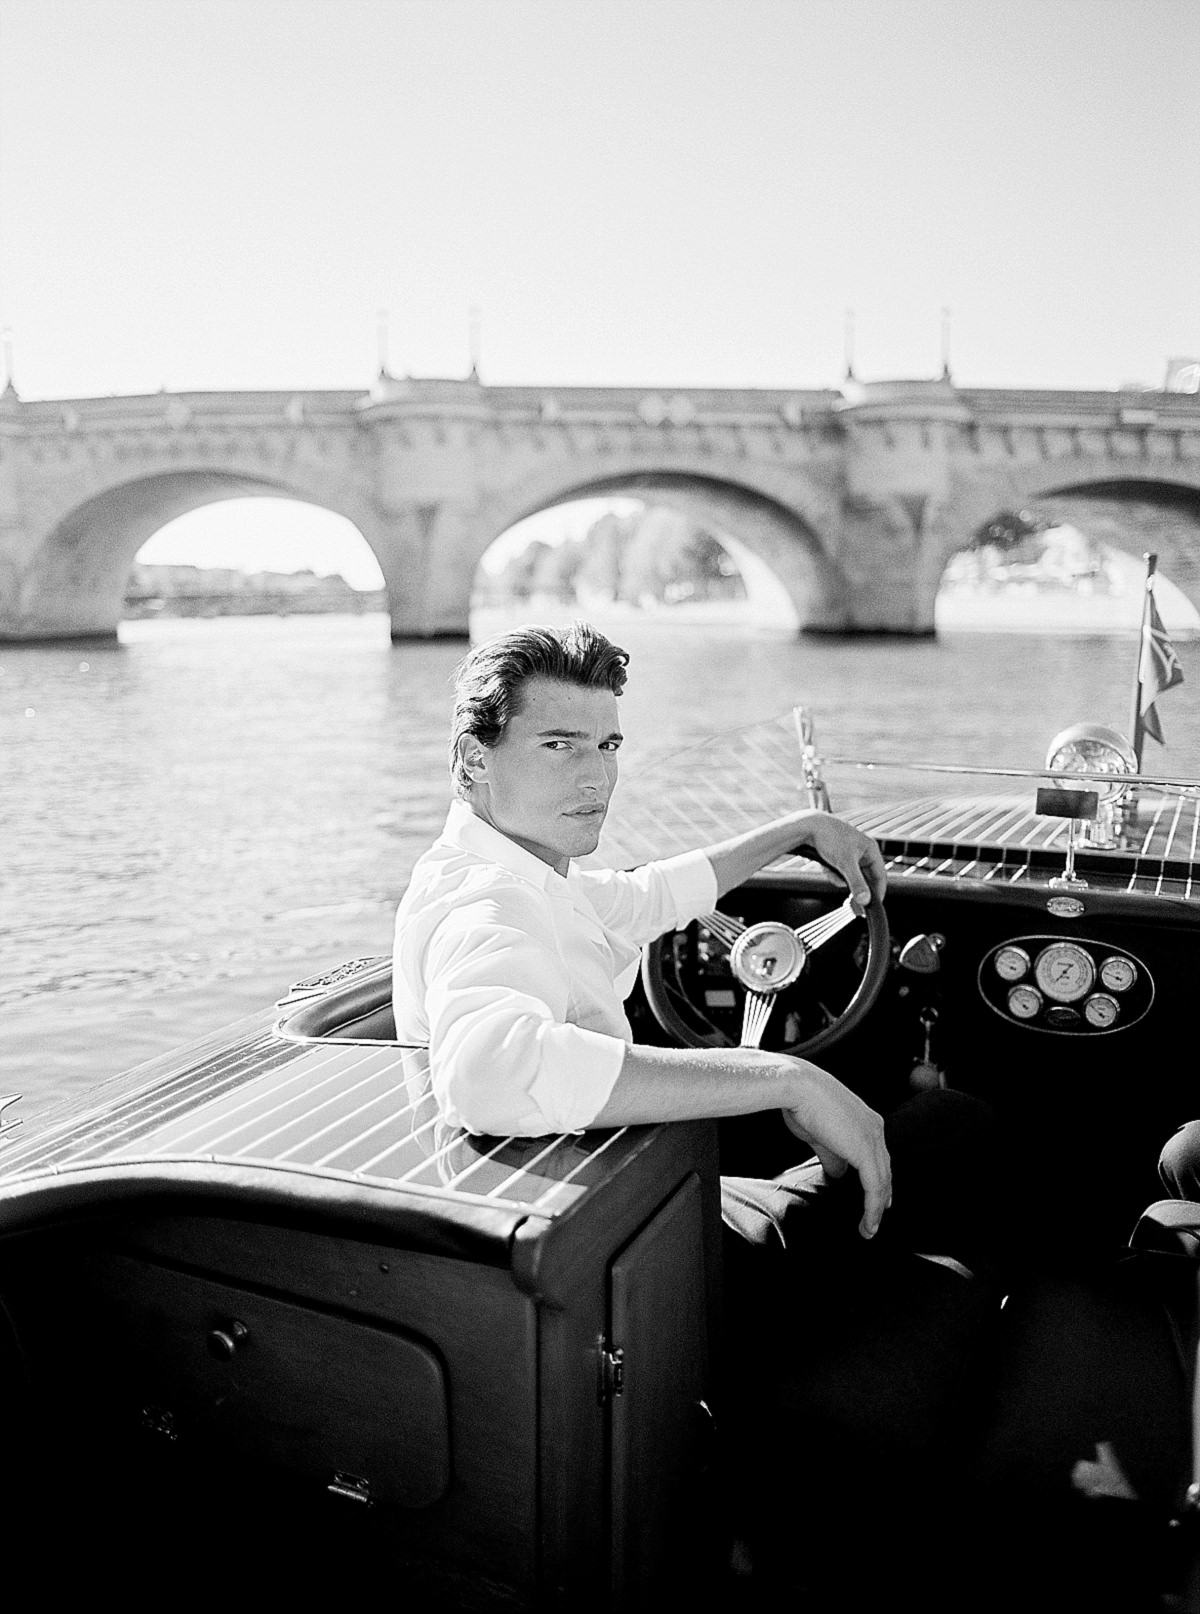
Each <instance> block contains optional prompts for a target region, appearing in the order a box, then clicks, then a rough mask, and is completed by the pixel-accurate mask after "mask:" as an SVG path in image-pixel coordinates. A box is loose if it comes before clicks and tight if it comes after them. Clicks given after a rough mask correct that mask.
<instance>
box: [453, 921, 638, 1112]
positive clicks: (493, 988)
mask: <svg viewBox="0 0 1200 1614" xmlns="http://www.w3.org/2000/svg"><path fill="white" fill-rule="evenodd" d="M505 896H506V897H507V899H508V900H507V901H500V900H498V899H497V898H496V897H495V896H492V897H489V898H487V899H484V900H480V901H477V902H473V903H469V904H465V905H462V906H460V907H457V908H455V909H454V910H453V911H452V912H451V913H449V914H448V915H447V916H446V917H445V918H444V919H443V920H442V922H441V923H440V924H439V925H438V927H437V929H436V930H435V931H434V933H433V935H432V937H431V939H430V942H429V946H428V949H427V952H426V960H425V970H424V975H425V980H426V983H427V984H426V994H425V1005H426V1010H427V1013H428V1016H429V1050H430V1066H431V1073H432V1083H433V1091H434V1095H435V1097H436V1099H437V1102H438V1105H439V1108H440V1109H441V1111H442V1114H443V1115H444V1116H445V1118H446V1120H448V1121H450V1122H451V1123H452V1124H454V1125H457V1126H462V1127H465V1128H467V1130H468V1131H471V1132H488V1133H498V1134H502V1135H503V1134H508V1133H515V1134H518V1135H520V1136H526V1137H538V1136H541V1135H542V1134H544V1133H550V1132H573V1131H579V1130H581V1129H582V1128H584V1127H586V1126H587V1125H588V1124H589V1123H590V1122H591V1121H592V1120H593V1119H594V1118H595V1116H596V1115H597V1114H598V1113H599V1111H600V1110H601V1109H602V1108H603V1107H604V1104H605V1102H606V1101H607V1099H608V1096H609V1094H610V1093H611V1091H612V1089H613V1086H614V1084H615V1082H616V1080H617V1077H618V1076H619V1075H620V1073H621V1066H622V1064H623V1062H624V1059H625V1048H626V1044H625V1042H624V1041H623V1040H622V1039H621V1038H620V1037H612V1036H608V1035H606V1034H604V1033H602V1032H598V1031H590V1030H587V1029H586V1028H584V1027H582V1026H576V1025H572V1024H570V1023H569V1022H568V1020H567V1012H568V1007H569V1000H570V983H569V981H568V978H567V974H566V971H565V970H564V968H563V964H562V960H561V959H560V958H559V957H558V955H557V953H556V952H555V950H554V948H553V947H552V946H550V945H549V944H548V943H546V942H542V941H539V940H538V937H537V932H538V929H539V926H538V924H537V922H536V919H537V916H536V915H532V916H530V921H531V922H529V923H522V922H521V920H522V917H523V915H522V913H521V911H520V910H521V908H522V905H523V904H524V903H526V902H528V901H529V900H532V899H529V898H525V897H523V895H521V894H518V893H506V894H505ZM510 909H511V910H513V911H506V910H510Z"/></svg>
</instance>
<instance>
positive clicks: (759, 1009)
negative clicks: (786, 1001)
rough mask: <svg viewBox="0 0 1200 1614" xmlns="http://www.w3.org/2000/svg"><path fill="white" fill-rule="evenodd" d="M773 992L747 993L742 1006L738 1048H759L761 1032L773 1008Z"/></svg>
mask: <svg viewBox="0 0 1200 1614" xmlns="http://www.w3.org/2000/svg"><path fill="white" fill-rule="evenodd" d="M776 996H777V994H776V993H774V992H747V993H746V998H745V1002H744V1003H743V1004H742V1039H741V1042H740V1043H739V1044H738V1046H739V1047H740V1048H761V1047H762V1039H763V1032H764V1031H765V1030H766V1029H767V1021H768V1020H769V1019H770V1018H771V1010H772V1009H773V1008H774V1007H775V998H776Z"/></svg>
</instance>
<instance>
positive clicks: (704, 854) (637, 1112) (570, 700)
mask: <svg viewBox="0 0 1200 1614" xmlns="http://www.w3.org/2000/svg"><path fill="white" fill-rule="evenodd" d="M627 661H628V657H627V656H626V654H625V652H624V651H623V650H620V649H618V648H617V647H616V646H615V645H613V644H611V643H610V642H609V641H608V640H607V639H606V638H604V636H603V635H601V634H599V633H597V632H596V631H595V630H594V629H592V628H590V627H587V626H586V625H585V624H576V625H575V626H574V627H572V628H571V629H569V630H567V631H565V632H557V631H555V630H552V629H548V628H525V629H522V630H520V631H518V632H516V633H513V634H509V635H505V636H504V637H502V638H500V639H495V640H491V641H489V642H488V643H486V644H484V645H482V646H480V648H479V649H478V650H476V651H475V652H474V653H473V654H472V655H471V656H469V657H468V658H467V660H466V661H465V662H464V663H463V665H462V667H461V669H460V671H459V675H458V682H457V688H456V702H455V711H454V719H453V733H452V742H451V758H450V763H451V771H452V774H453V777H454V782H455V788H456V791H457V796H458V799H457V800H456V802H455V803H454V805H453V806H452V807H451V810H450V815H449V817H448V819H447V822H446V828H445V830H444V831H443V833H442V835H441V837H440V838H439V840H438V841H437V843H436V844H435V845H434V847H433V848H432V849H431V851H429V852H428V853H426V854H425V855H424V856H423V857H422V858H421V859H420V860H419V862H418V863H417V865H416V868H415V869H414V870H413V875H412V879H411V882H410V884H409V887H408V891H407V892H406V894H405V896H404V899H403V901H402V902H401V904H400V908H399V912H398V914H397V919H396V951H395V974H394V999H395V1013H396V1030H397V1035H398V1037H399V1038H400V1040H401V1041H406V1042H418V1043H427V1044H428V1046H429V1049H430V1064H431V1069H432V1080H433V1088H434V1093H435V1095H436V1097H437V1100H438V1103H439V1105H440V1107H441V1109H442V1113H443V1114H444V1116H445V1117H446V1119H447V1120H449V1121H452V1122H454V1123H457V1124H460V1125H462V1126H464V1127H466V1128H467V1129H468V1130H470V1131H474V1132H486V1133H499V1134H507V1133H517V1134H525V1135H534V1136H536V1135H538V1134H542V1133H551V1132H564V1131H572V1130H580V1129H582V1128H584V1127H589V1126H623V1125H626V1124H627V1123H630V1122H639V1121H680V1120H688V1119H694V1118H696V1117H705V1116H731V1115H743V1114H748V1113H751V1112H754V1111H757V1110H766V1109H778V1110H780V1111H782V1113H783V1118H784V1121H785V1122H786V1124H787V1125H788V1126H789V1127H790V1129H791V1130H792V1131H793V1132H794V1133H795V1135H796V1136H797V1137H798V1138H800V1139H802V1140H803V1141H804V1142H806V1143H808V1144H809V1145H810V1146H811V1148H812V1149H813V1150H814V1151H815V1152H816V1154H817V1156H818V1157H819V1159H820V1161H821V1164H822V1166H823V1167H824V1169H825V1172H826V1173H827V1174H829V1175H830V1176H834V1177H837V1176H841V1175H842V1173H843V1172H845V1171H846V1170H847V1168H850V1169H851V1170H853V1171H854V1172H855V1173H856V1174H857V1177H858V1179H859V1181H860V1182H861V1184H862V1190H863V1208H862V1216H861V1224H860V1230H861V1232H862V1234H863V1236H864V1237H866V1238H871V1237H873V1236H874V1235H875V1233H876V1231H877V1230H878V1228H879V1225H880V1221H881V1219H882V1217H883V1214H884V1212H885V1210H886V1209H887V1207H888V1205H889V1204H890V1202H891V1164H890V1160H889V1156H888V1149H887V1144H886V1142H885V1139H884V1127H883V1120H882V1117H880V1116H879V1115H877V1114H876V1113H875V1111H874V1110H872V1109H870V1108H869V1107H868V1106H867V1105H866V1104H864V1103H863V1101H862V1100H861V1099H860V1098H858V1097H857V1096H856V1095H855V1094H854V1093H852V1092H851V1091H850V1090H849V1089H848V1088H847V1087H845V1086H844V1085H843V1084H842V1083H841V1082H839V1081H837V1080H836V1078H835V1077H833V1076H831V1075H830V1074H829V1073H828V1072H827V1071H824V1070H822V1069H820V1068H819V1067H818V1066H816V1065H813V1064H811V1063H809V1062H808V1061H807V1060H803V1059H795V1058H790V1057H788V1056H787V1055H784V1054H776V1053H769V1052H765V1051H761V1050H758V1049H745V1048H731V1049H699V1050H697V1049H687V1050H681V1049H668V1048H654V1047H642V1046H636V1045H634V1044H633V1043H632V1041H631V1033H630V1029H629V1022H628V1020H627V1019H626V1016H625V1012H624V1009H623V1007H622V1002H623V999H624V996H625V995H626V993H627V992H628V991H629V989H630V987H631V986H632V984H633V975H634V972H635V970H636V965H637V960H638V956H639V952H638V950H639V948H640V946H641V944H642V943H644V942H647V941H649V940H651V939H652V938H653V937H654V936H657V935H660V934H661V933H662V932H663V931H664V930H667V929H669V928H671V927H672V926H678V925H683V924H686V923H687V921H688V920H690V919H694V918H696V917H697V916H698V915H700V914H702V913H705V912H708V911H710V910H711V909H712V908H713V907H714V906H715V904H716V900H717V898H718V896H720V895H721V894H722V893H723V892H726V891H729V890H732V889H733V888H734V887H735V886H738V885H741V884H742V883H743V882H744V881H745V880H746V879H747V878H748V876H749V875H751V874H752V873H753V872H754V871H755V870H756V869H758V868H761V867H762V866H763V865H764V864H766V863H768V862H770V861H771V860H772V859H774V858H776V857H779V856H781V855H782V854H783V853H785V852H789V851H791V850H792V849H793V848H795V847H798V846H804V847H806V848H808V849H810V850H811V851H813V852H814V853H815V854H817V855H818V856H819V857H820V858H821V860H822V861H823V862H825V863H827V864H828V865H830V866H831V867H832V868H833V869H835V870H837V871H838V873H840V874H841V876H842V878H843V879H844V880H845V881H846V884H847V885H848V886H849V888H850V894H851V896H852V897H853V898H854V899H855V900H856V901H858V902H860V903H863V904H866V903H869V902H871V901H881V900H882V897H883V892H884V886H885V881H886V876H885V874H884V869H883V861H882V858H881V857H880V855H879V849H878V847H877V846H876V845H875V843H874V841H872V840H870V839H869V838H868V837H867V836H866V835H863V834H862V833H861V832H860V831H858V830H856V829H854V828H852V827H851V826H850V825H849V824H846V823H844V822H842V821H841V820H840V819H837V818H834V817H832V816H831V815H829V814H827V813H820V812H814V811H806V812H797V813H795V814H793V815H791V816H790V817H788V818H783V819H779V820H777V821H775V822H774V823H771V824H767V825H765V826H764V827H763V828H762V829H759V830H754V831H751V832H750V833H748V834H745V835H739V836H735V837H734V838H733V839H731V840H728V841H724V842H722V843H721V844H720V845H717V846H712V847H708V848H706V849H705V850H704V851H700V852H693V853H687V854H684V855H683V856H681V857H675V858H670V859H668V860H666V861H664V862H660V863H652V864H649V865H646V866H644V867H643V868H641V869H639V870H636V871H634V872H632V873H622V872H612V871H606V872H584V871H581V870H579V869H576V868H574V867H573V865H572V860H573V859H574V858H577V857H582V856H584V855H585V854H587V853H589V852H593V851H595V849H596V846H597V843H598V841H599V839H600V831H601V828H602V826H603V824H604V819H605V815H606V813H607V811H608V805H609V800H610V798H611V796H612V792H613V789H614V787H615V785H616V782H617V753H618V750H619V749H620V745H621V739H622V735H621V730H620V722H619V718H618V714H617V697H618V696H619V694H620V692H621V690H622V688H623V687H624V684H625V677H626V673H625V667H626V663H627Z"/></svg>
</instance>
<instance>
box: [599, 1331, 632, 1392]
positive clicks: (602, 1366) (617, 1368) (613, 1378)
mask: <svg viewBox="0 0 1200 1614" xmlns="http://www.w3.org/2000/svg"><path fill="white" fill-rule="evenodd" d="M596 1366H597V1372H596V1400H597V1401H599V1402H600V1404H601V1405H603V1404H604V1402H606V1401H611V1400H612V1399H613V1397H614V1396H618V1395H624V1394H625V1352H624V1351H610V1350H609V1348H608V1341H607V1340H606V1339H605V1337H604V1335H603V1334H601V1336H600V1338H599V1340H598V1341H597V1342H596Z"/></svg>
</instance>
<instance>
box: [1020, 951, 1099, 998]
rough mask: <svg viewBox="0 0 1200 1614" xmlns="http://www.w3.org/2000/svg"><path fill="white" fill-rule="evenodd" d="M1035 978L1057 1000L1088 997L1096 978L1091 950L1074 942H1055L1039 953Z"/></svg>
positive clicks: (1043, 989)
mask: <svg viewBox="0 0 1200 1614" xmlns="http://www.w3.org/2000/svg"><path fill="white" fill-rule="evenodd" d="M1033 974H1034V979H1035V980H1036V981H1037V984H1038V985H1039V986H1040V987H1041V989H1042V991H1043V992H1044V993H1045V994H1046V996H1047V997H1048V998H1053V999H1054V1001H1055V1002H1056V1003H1074V1002H1075V1001H1076V1000H1077V999H1078V998H1082V997H1086V996H1087V994H1088V993H1089V992H1090V991H1091V989H1092V985H1093V983H1094V981H1095V979H1096V966H1095V964H1093V962H1092V959H1091V956H1090V954H1088V953H1085V952H1084V950H1083V948H1082V947H1077V946H1076V945H1075V943H1074V942H1051V943H1050V946H1049V947H1045V948H1043V949H1042V951H1041V952H1040V953H1039V954H1038V957H1037V963H1036V964H1035V965H1034V967H1033Z"/></svg>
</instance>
